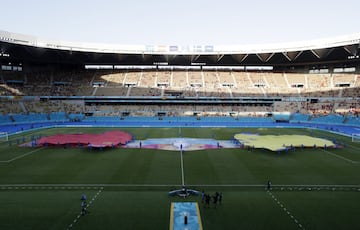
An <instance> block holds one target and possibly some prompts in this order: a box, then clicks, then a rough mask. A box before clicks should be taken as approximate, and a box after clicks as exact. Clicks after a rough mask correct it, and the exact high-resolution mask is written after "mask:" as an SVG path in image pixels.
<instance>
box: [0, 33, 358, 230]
mask: <svg viewBox="0 0 360 230" xmlns="http://www.w3.org/2000/svg"><path fill="white" fill-rule="evenodd" d="M0 48H1V50H0V63H1V70H0V100H1V107H0V112H1V115H0V139H1V143H0V174H1V177H0V203H1V204H2V209H1V211H0V228H1V229H209V230H210V229H356V228H358V224H357V220H358V216H359V214H360V212H359V210H358V207H357V203H359V202H360V198H359V195H360V184H359V179H360V178H359V175H360V174H359V169H360V168H359V167H360V164H359V163H360V155H359V150H360V144H359V142H360V120H359V112H360V105H359V103H360V74H359V72H360V34H354V35H348V36H341V37H335V38H329V39H321V40H312V41H306V42H293V43H283V44H270V45H267V46H262V47H259V46H214V45H199V46H178V45H144V46H124V45H110V44H92V43H75V42H65V41H52V40H47V39H42V38H39V37H35V36H31V35H24V34H18V33H12V32H8V31H0ZM184 188H185V190H186V189H189V191H194V192H193V193H192V194H191V195H189V194H186V196H172V191H180V192H182V191H184V190H183V189H184ZM202 192H204V193H206V194H209V195H211V196H213V195H214V194H222V195H221V197H222V196H223V200H222V201H221V203H219V202H217V201H214V202H213V201H211V203H210V204H205V203H204V200H203V198H202V197H201V196H202V195H201V194H200V193H202ZM83 194H86V196H87V202H88V203H87V204H86V210H85V212H86V213H84V210H82V209H81V208H80V204H81V201H80V197H82V195H83ZM214 196H215V195H214ZM216 199H217V198H216ZM193 204H196V206H193ZM179 210H180V211H179ZM183 210H187V211H186V212H187V214H185V215H184V216H186V222H187V220H188V219H187V217H188V216H187V215H190V216H191V217H193V216H196V218H195V217H194V218H190V217H189V225H187V224H188V223H186V224H185V223H184V222H183V219H182V218H183ZM184 213H185V211H184ZM179 218H180V220H179Z"/></svg>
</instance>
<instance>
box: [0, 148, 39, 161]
mask: <svg viewBox="0 0 360 230" xmlns="http://www.w3.org/2000/svg"><path fill="white" fill-rule="evenodd" d="M42 149H44V147H41V148H39V149H35V150H33V151H30V152H28V153H24V154H22V155H20V156H17V157H14V158H12V159H10V160H7V161H0V163H10V162H13V161H15V160H18V159H20V158H23V157H26V156H28V155H30V154H33V153H36V152H38V151H40V150H42Z"/></svg>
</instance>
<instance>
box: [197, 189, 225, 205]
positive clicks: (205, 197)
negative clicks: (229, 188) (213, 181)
mask: <svg viewBox="0 0 360 230" xmlns="http://www.w3.org/2000/svg"><path fill="white" fill-rule="evenodd" d="M222 199H223V194H222V192H216V193H215V194H214V195H212V196H211V195H210V194H206V193H205V192H204V191H202V192H201V203H202V204H203V205H204V207H208V208H209V207H210V201H211V200H212V201H213V205H214V207H215V208H216V206H217V204H218V203H219V204H220V205H221V204H222Z"/></svg>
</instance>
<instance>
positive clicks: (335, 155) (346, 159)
mask: <svg viewBox="0 0 360 230" xmlns="http://www.w3.org/2000/svg"><path fill="white" fill-rule="evenodd" d="M321 151H323V152H325V153H327V154H329V155H331V156H334V157H337V158H340V159H343V160H345V161H347V162H350V163H352V164H359V163H360V162H359V161H353V160H350V159H348V158H346V157H343V156H339V155H337V154H335V153H332V152H329V151H327V150H325V149H321Z"/></svg>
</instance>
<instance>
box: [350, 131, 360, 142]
mask: <svg viewBox="0 0 360 230" xmlns="http://www.w3.org/2000/svg"><path fill="white" fill-rule="evenodd" d="M351 141H352V142H360V133H353V134H351Z"/></svg>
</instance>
